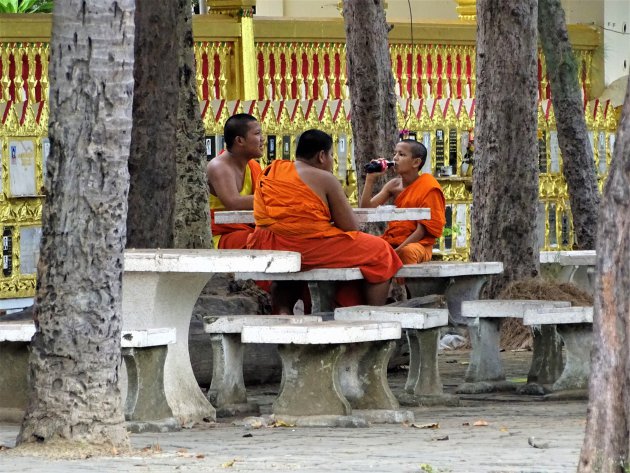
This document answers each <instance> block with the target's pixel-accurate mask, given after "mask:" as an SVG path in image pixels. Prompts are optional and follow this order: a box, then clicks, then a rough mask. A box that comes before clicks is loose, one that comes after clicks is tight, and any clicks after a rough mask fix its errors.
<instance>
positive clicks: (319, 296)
mask: <svg viewBox="0 0 630 473" xmlns="http://www.w3.org/2000/svg"><path fill="white" fill-rule="evenodd" d="M336 287H337V286H336V284H335V282H334V281H309V282H308V290H309V292H310V293H311V313H312V314H316V313H318V312H332V311H333V310H334V309H335V308H334V305H333V301H334V300H335V290H336Z"/></svg>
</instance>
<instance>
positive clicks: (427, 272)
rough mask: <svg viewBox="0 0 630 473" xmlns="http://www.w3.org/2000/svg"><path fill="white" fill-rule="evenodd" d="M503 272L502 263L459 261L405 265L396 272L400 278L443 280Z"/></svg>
mask: <svg viewBox="0 0 630 473" xmlns="http://www.w3.org/2000/svg"><path fill="white" fill-rule="evenodd" d="M501 272H503V263H501V262H487V263H477V262H472V263H466V262H459V261H449V262H441V261H429V262H426V263H420V264H406V265H405V266H403V267H402V268H400V269H399V270H398V273H396V277H400V278H445V277H457V276H482V275H488V274H499V273H501Z"/></svg>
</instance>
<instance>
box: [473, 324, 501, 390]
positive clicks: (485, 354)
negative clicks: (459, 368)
mask: <svg viewBox="0 0 630 473" xmlns="http://www.w3.org/2000/svg"><path fill="white" fill-rule="evenodd" d="M500 327H501V319H485V318H480V319H478V324H476V325H470V326H469V327H468V331H469V333H470V342H471V344H472V352H471V353H470V365H469V366H468V370H467V371H466V377H465V380H466V381H467V382H469V383H477V382H480V381H489V382H493V381H505V373H504V372H503V364H502V362H501V358H500V356H499V332H500V330H499V329H500Z"/></svg>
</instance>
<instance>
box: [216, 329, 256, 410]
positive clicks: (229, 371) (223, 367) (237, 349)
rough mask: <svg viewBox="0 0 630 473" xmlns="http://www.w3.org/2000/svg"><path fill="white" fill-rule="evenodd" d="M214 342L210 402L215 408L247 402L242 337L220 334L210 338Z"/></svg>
mask: <svg viewBox="0 0 630 473" xmlns="http://www.w3.org/2000/svg"><path fill="white" fill-rule="evenodd" d="M210 341H211V342H212V381H211V382H210V389H209V390H208V400H209V401H210V402H211V403H212V405H213V406H214V407H222V406H225V405H226V404H244V403H246V402H247V392H246V390H245V381H244V380H243V348H244V347H243V344H242V343H241V335H240V334H233V333H229V334H228V333H225V334H223V333H219V334H212V335H211V336H210Z"/></svg>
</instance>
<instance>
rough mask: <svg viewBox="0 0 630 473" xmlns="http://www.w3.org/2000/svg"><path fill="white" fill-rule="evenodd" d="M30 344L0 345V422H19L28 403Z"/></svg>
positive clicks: (3, 343) (10, 343) (11, 343)
mask: <svg viewBox="0 0 630 473" xmlns="http://www.w3.org/2000/svg"><path fill="white" fill-rule="evenodd" d="M29 346H30V342H2V343H0V373H2V383H0V421H4V422H21V421H22V417H23V416H24V410H25V409H26V405H27V403H28V356H29Z"/></svg>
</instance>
